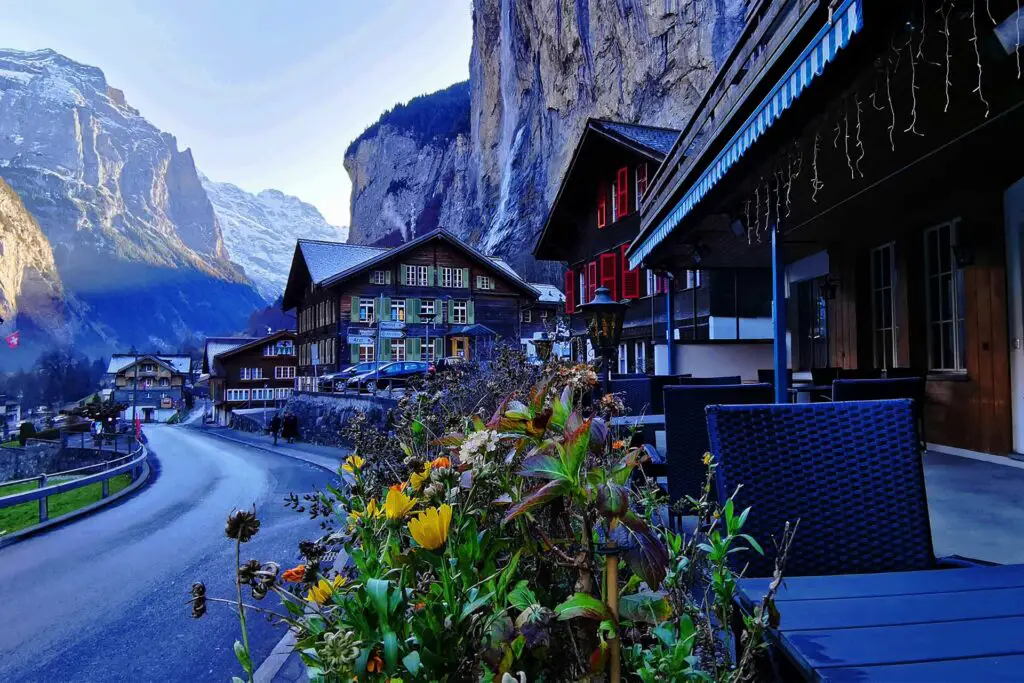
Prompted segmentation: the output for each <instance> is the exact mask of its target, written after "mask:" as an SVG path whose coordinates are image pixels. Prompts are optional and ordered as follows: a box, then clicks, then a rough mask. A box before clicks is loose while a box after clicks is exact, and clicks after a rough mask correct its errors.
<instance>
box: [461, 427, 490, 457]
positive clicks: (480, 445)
mask: <svg viewBox="0 0 1024 683" xmlns="http://www.w3.org/2000/svg"><path fill="white" fill-rule="evenodd" d="M496 450H498V433H497V432H495V431H493V430H491V429H481V430H480V431H479V432H473V433H472V434H470V435H469V436H468V437H466V440H465V441H463V442H462V446H461V447H460V448H459V460H461V461H462V462H465V463H469V464H470V465H482V464H484V461H485V459H486V457H487V455H488V454H490V453H493V452H495V451H496Z"/></svg>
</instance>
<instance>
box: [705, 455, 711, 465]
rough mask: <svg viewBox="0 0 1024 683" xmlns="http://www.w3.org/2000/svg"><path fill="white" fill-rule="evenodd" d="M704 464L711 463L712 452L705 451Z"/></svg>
mask: <svg viewBox="0 0 1024 683" xmlns="http://www.w3.org/2000/svg"><path fill="white" fill-rule="evenodd" d="M704 464H705V465H710V464H711V454H710V453H705V454H704Z"/></svg>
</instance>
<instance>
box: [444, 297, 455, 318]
mask: <svg viewBox="0 0 1024 683" xmlns="http://www.w3.org/2000/svg"><path fill="white" fill-rule="evenodd" d="M453 305H454V304H453V303H452V300H451V299H449V300H448V305H447V306H445V312H444V319H445V322H451V319H452V306H453Z"/></svg>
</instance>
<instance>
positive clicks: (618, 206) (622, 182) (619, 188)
mask: <svg viewBox="0 0 1024 683" xmlns="http://www.w3.org/2000/svg"><path fill="white" fill-rule="evenodd" d="M628 213H629V167H627V166H623V167H622V168H620V169H619V173H618V177H617V178H616V179H615V218H617V219H618V218H624V217H625V216H626V214H628Z"/></svg>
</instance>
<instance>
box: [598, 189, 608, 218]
mask: <svg viewBox="0 0 1024 683" xmlns="http://www.w3.org/2000/svg"><path fill="white" fill-rule="evenodd" d="M606 225H608V188H607V187H606V186H605V184H604V183H601V185H600V187H598V188H597V227H598V228H603V227H604V226H606Z"/></svg>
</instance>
